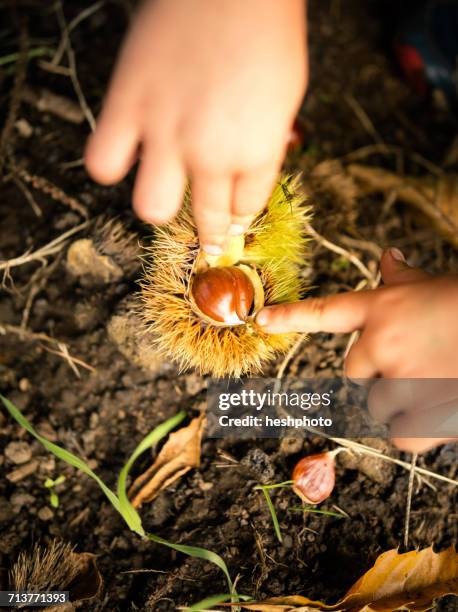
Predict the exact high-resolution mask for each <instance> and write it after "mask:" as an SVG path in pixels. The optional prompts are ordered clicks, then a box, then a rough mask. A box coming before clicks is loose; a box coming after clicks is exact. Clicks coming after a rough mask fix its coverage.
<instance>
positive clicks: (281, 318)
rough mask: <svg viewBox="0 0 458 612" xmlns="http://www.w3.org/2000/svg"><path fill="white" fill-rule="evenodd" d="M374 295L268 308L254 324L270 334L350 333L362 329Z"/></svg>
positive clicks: (352, 294) (340, 296)
mask: <svg viewBox="0 0 458 612" xmlns="http://www.w3.org/2000/svg"><path fill="white" fill-rule="evenodd" d="M374 295H375V291H358V292H350V293H339V294H337V295H331V296H327V297H318V298H309V299H307V300H303V301H302V302H294V303H292V304H278V305H277V306H268V307H267V308H263V309H262V310H261V311H260V312H259V314H258V316H257V317H256V323H257V324H258V325H259V326H260V327H262V329H263V331H265V332H267V333H270V334H280V333H287V332H319V331H324V332H332V333H338V332H343V333H345V332H350V331H354V330H356V329H362V328H363V327H364V324H365V322H366V319H367V317H368V314H369V312H370V309H371V304H372V302H373V298H374Z"/></svg>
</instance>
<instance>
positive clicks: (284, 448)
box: [279, 438, 304, 455]
mask: <svg viewBox="0 0 458 612" xmlns="http://www.w3.org/2000/svg"><path fill="white" fill-rule="evenodd" d="M303 447H304V440H303V438H283V439H282V441H281V442H280V448H279V451H280V454H281V455H295V454H296V453H300V452H301V450H302V449H303Z"/></svg>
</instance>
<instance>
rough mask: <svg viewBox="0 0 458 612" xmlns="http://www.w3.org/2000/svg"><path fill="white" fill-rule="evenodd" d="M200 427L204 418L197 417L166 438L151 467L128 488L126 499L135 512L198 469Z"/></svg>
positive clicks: (202, 416) (202, 426)
mask: <svg viewBox="0 0 458 612" xmlns="http://www.w3.org/2000/svg"><path fill="white" fill-rule="evenodd" d="M204 427H205V417H204V415H200V416H199V417H197V418H195V419H193V420H192V421H191V423H190V424H189V425H188V426H187V427H183V428H182V429H179V430H178V431H176V432H174V433H172V434H170V436H169V439H168V440H167V442H166V443H165V444H164V446H163V447H162V449H161V451H160V453H159V454H158V456H157V457H156V460H155V462H154V463H153V465H152V466H151V467H150V468H148V469H147V470H146V472H144V473H143V474H142V475H141V476H139V477H138V478H137V479H136V480H135V482H134V483H133V484H132V486H131V487H130V490H129V498H130V499H131V501H132V505H133V506H134V507H135V508H138V507H139V506H141V504H143V503H144V502H149V501H151V500H153V499H154V498H155V497H157V495H159V493H160V492H161V491H163V490H164V489H166V488H167V487H168V486H169V485H171V484H172V482H175V480H177V479H178V478H180V477H181V476H183V474H186V472H188V471H189V470H190V469H191V468H193V467H199V465H200V443H201V439H202V433H203V430H204Z"/></svg>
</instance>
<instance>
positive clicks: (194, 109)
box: [86, 0, 307, 254]
mask: <svg viewBox="0 0 458 612" xmlns="http://www.w3.org/2000/svg"><path fill="white" fill-rule="evenodd" d="M305 47H306V35H305V15H304V0H281V1H279V0H218V1H216V2H215V1H214V0H156V1H155V2H152V1H151V0H149V1H147V2H146V3H145V4H144V6H143V7H142V9H141V10H140V12H139V14H138V15H137V17H136V19H135V22H134V24H133V27H132V31H131V32H130V34H129V36H128V37H127V40H126V43H125V45H124V48H123V50H122V52H121V55H120V58H119V62H118V66H117V68H116V70H115V73H114V76H113V79H112V83H111V86H110V89H109V92H108V96H107V99H106V101H105V105H104V108H103V112H102V114H101V117H100V120H99V122H98V125H97V129H96V131H95V133H94V135H93V136H92V137H91V139H90V141H89V144H88V147H87V150H86V165H87V168H88V170H89V172H90V173H91V175H92V176H93V177H94V178H95V179H96V180H97V181H99V182H101V183H105V184H111V183H115V182H116V181H119V180H120V179H122V178H123V176H124V175H125V174H126V173H127V172H128V170H129V169H130V167H131V166H132V164H133V163H134V161H135V159H136V156H137V151H138V149H139V147H140V146H141V152H140V154H139V155H140V158H141V161H140V168H139V171H138V175H137V178H136V183H135V189H134V194H133V205H134V208H135V210H136V212H137V213H138V215H139V216H140V217H141V218H143V219H145V220H147V221H151V222H153V223H162V222H164V221H167V220H169V219H170V218H171V217H172V216H173V215H174V214H175V213H176V212H177V210H178V208H179V207H180V205H181V202H182V197H183V191H184V187H185V182H186V177H187V176H188V177H189V178H190V179H191V181H192V191H193V208H194V215H195V219H196V223H197V226H198V229H199V236H200V240H201V244H202V245H203V246H204V247H205V248H206V249H207V250H208V252H210V253H213V254H217V253H218V252H220V250H221V246H222V245H223V243H224V240H225V236H226V234H227V232H228V230H229V227H230V226H232V227H231V230H230V231H231V233H242V232H243V230H244V228H245V227H246V226H248V225H249V222H250V219H251V217H252V215H253V214H254V213H256V212H257V211H258V210H260V209H261V208H262V207H263V206H264V204H265V201H266V199H267V197H268V195H269V193H270V190H271V188H272V185H273V182H274V180H275V177H276V174H277V172H278V170H279V168H280V164H281V162H282V159H283V156H284V153H285V148H286V143H287V138H288V134H289V130H290V127H291V124H292V122H293V119H294V116H295V114H296V112H297V110H298V107H299V104H300V102H301V99H302V96H303V94H304V91H305V86H306V80H307V66H306V49H305Z"/></svg>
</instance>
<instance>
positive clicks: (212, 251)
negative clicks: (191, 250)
mask: <svg viewBox="0 0 458 612" xmlns="http://www.w3.org/2000/svg"><path fill="white" fill-rule="evenodd" d="M202 251H205V252H206V253H208V254H209V255H221V254H222V253H223V247H220V246H218V245H217V244H203V245H202Z"/></svg>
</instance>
